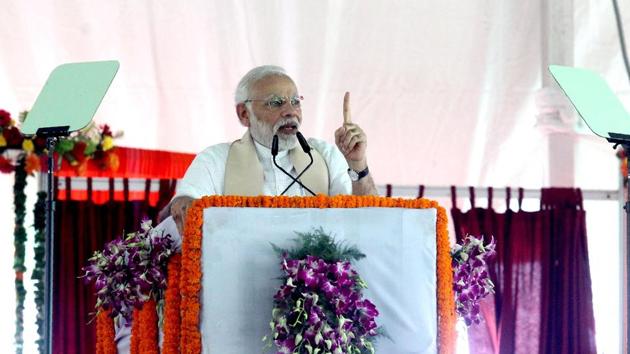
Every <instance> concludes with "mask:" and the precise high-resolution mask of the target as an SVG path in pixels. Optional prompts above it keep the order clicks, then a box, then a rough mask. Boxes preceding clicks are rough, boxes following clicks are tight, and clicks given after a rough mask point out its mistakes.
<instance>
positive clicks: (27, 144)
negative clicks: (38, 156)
mask: <svg viewBox="0 0 630 354" xmlns="http://www.w3.org/2000/svg"><path fill="white" fill-rule="evenodd" d="M22 149H23V150H24V151H26V152H33V150H35V145H34V144H33V140H31V139H24V141H23V142H22Z"/></svg>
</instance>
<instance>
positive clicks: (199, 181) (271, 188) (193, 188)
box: [175, 138, 352, 199]
mask: <svg viewBox="0 0 630 354" xmlns="http://www.w3.org/2000/svg"><path fill="white" fill-rule="evenodd" d="M308 143H309V145H310V146H311V147H312V148H313V149H315V150H317V151H318V152H319V153H320V155H321V156H322V158H323V159H324V161H325V162H326V165H327V167H328V182H329V183H328V185H329V191H328V194H329V195H338V194H351V193H352V182H351V181H350V177H349V176H348V173H347V171H348V163H347V162H346V160H345V158H344V157H343V155H342V154H341V152H340V151H339V149H337V147H336V146H334V145H331V144H328V143H327V142H325V141H323V140H319V139H312V138H311V139H308ZM254 145H255V146H256V154H257V155H258V160H259V161H260V163H261V165H262V168H263V175H264V179H265V180H264V182H263V194H264V195H279V194H280V193H282V191H283V190H284V189H285V188H286V187H287V186H288V185H289V184H291V179H290V178H289V177H288V176H286V175H285V174H284V173H282V171H280V170H279V169H278V168H277V167H276V166H274V165H273V160H272V156H271V150H270V149H268V148H266V147H264V146H262V145H261V144H259V143H258V142H256V141H254ZM229 150H230V144H229V143H223V144H217V145H213V146H210V147H208V148H206V149H205V150H203V151H202V152H200V153H199V154H198V155H197V156H196V157H195V159H194V160H193V162H192V163H191V164H190V166H189V167H188V170H186V174H185V175H184V178H183V179H182V180H181V181H179V183H178V185H177V192H176V194H175V196H176V197H177V196H188V197H192V198H195V199H196V198H201V197H203V196H206V195H222V194H223V190H224V176H225V165H226V162H227V158H228V152H229ZM276 162H277V163H278V165H280V166H281V167H282V168H283V169H285V170H286V171H288V172H290V173H291V174H292V175H293V176H294V177H295V176H297V175H298V173H299V172H301V171H296V170H295V168H294V167H293V164H292V163H291V161H290V159H289V153H288V151H280V152H278V156H277V157H276ZM307 187H308V186H307ZM285 195H289V196H305V195H309V193H308V191H306V190H304V188H302V187H301V186H300V185H298V184H297V183H294V184H293V186H291V188H290V189H289V190H288V191H287V193H285Z"/></svg>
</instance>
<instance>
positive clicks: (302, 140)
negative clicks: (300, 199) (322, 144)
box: [282, 132, 315, 195]
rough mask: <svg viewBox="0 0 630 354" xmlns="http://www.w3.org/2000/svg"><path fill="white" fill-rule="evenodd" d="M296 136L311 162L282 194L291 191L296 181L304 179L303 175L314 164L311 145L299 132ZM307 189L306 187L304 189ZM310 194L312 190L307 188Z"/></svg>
mask: <svg viewBox="0 0 630 354" xmlns="http://www.w3.org/2000/svg"><path fill="white" fill-rule="evenodd" d="M295 136H297V139H298V142H299V143H300V146H301V147H302V150H304V152H305V153H307V154H308V157H309V158H310V159H311V162H309V164H308V165H306V167H304V169H303V170H302V172H300V174H298V175H297V177H295V179H294V180H293V182H291V184H289V185H288V186H287V188H285V189H284V191H283V192H282V194H284V193H285V192H286V191H288V190H289V188H291V186H292V185H293V184H295V182H296V181H299V179H300V177H302V175H303V174H304V172H306V170H308V169H309V168H310V167H311V165H312V164H313V154H311V147H310V145H308V142H307V141H306V139H305V138H304V135H302V133H300V132H297V133H295ZM300 185H301V186H302V187H304V185H303V184H301V183H300ZM304 188H306V187H304ZM306 189H307V190H308V191H309V192H311V190H310V189H308V188H306ZM311 193H312V194H313V195H315V193H313V192H311Z"/></svg>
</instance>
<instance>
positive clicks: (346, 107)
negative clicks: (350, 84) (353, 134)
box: [343, 92, 352, 124]
mask: <svg viewBox="0 0 630 354" xmlns="http://www.w3.org/2000/svg"><path fill="white" fill-rule="evenodd" d="M350 123H352V118H351V115H350V92H346V94H345V95H343V124H350Z"/></svg>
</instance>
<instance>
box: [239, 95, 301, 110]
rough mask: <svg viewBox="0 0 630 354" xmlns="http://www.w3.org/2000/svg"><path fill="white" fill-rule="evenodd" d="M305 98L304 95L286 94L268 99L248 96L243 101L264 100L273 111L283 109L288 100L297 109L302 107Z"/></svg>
mask: <svg viewBox="0 0 630 354" xmlns="http://www.w3.org/2000/svg"><path fill="white" fill-rule="evenodd" d="M303 100H304V96H297V95H296V96H293V97H286V96H275V95H274V96H272V97H271V98H268V99H258V98H248V99H246V100H245V101H243V103H247V102H253V101H263V102H264V104H265V106H266V107H267V108H268V109H269V110H272V111H277V110H279V109H281V108H282V107H284V105H285V104H287V102H288V103H289V104H290V105H291V107H293V108H295V109H300V108H301V106H302V101H303Z"/></svg>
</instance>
